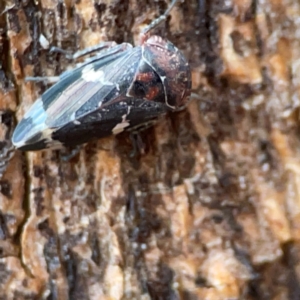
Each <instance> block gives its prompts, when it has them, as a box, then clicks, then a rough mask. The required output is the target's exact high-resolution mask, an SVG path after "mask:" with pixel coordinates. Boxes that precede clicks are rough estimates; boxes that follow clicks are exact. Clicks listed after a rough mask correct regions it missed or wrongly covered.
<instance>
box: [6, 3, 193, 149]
mask: <svg viewBox="0 0 300 300" xmlns="http://www.w3.org/2000/svg"><path fill="white" fill-rule="evenodd" d="M177 1H178V0H173V1H172V3H171V5H170V6H169V8H168V10H167V11H166V12H165V13H164V14H163V15H162V16H161V17H160V18H158V19H156V20H155V21H154V22H152V23H151V24H150V25H149V26H148V27H147V28H146V29H145V30H144V32H143V33H144V38H143V40H142V42H141V45H139V46H137V47H133V46H132V45H130V44H127V43H123V44H119V45H116V44H114V43H107V44H104V46H100V47H98V48H99V51H98V52H97V53H96V54H95V56H93V57H91V58H90V59H89V60H87V61H86V62H84V63H83V64H82V65H80V66H78V67H76V68H75V69H73V70H72V71H67V72H65V73H63V74H62V75H61V76H60V77H59V81H58V82H57V83H56V84H54V85H53V86H52V87H51V88H49V89H48V90H47V91H46V92H45V93H44V94H43V95H42V96H41V97H40V98H39V99H38V100H37V101H36V102H35V103H34V104H33V105H32V107H31V108H30V109H29V110H28V112H27V113H26V114H25V116H24V117H23V119H22V120H21V122H20V123H19V124H18V125H17V127H16V129H15V131H14V134H13V137H12V142H13V144H14V146H15V147H16V148H18V149H20V150H23V151H32V150H41V149H45V148H52V149H55V148H61V147H62V146H66V147H74V146H77V145H80V144H84V143H86V142H88V141H89V140H91V139H95V138H96V139H97V138H102V137H105V136H109V135H111V134H118V133H120V132H122V131H124V130H132V129H133V128H136V127H138V126H140V125H141V124H145V123H149V122H152V121H153V120H155V119H157V118H158V117H159V116H161V115H163V114H165V113H167V112H169V111H177V110H180V109H182V108H184V106H185V105H186V103H187V101H188V99H189V96H190V94H191V72H190V68H189V64H188V62H187V60H186V59H185V57H184V56H183V54H182V53H181V52H180V51H179V50H178V49H177V48H176V47H175V46H174V45H173V44H172V43H171V42H170V41H168V40H165V39H163V38H161V37H159V36H156V35H153V36H150V35H149V34H148V33H149V31H150V30H151V29H153V27H155V26H157V24H159V23H160V22H161V21H163V20H164V19H166V16H167V15H168V14H169V12H170V10H171V9H172V7H173V6H174V5H175V4H176V2H177ZM98 48H97V49H98ZM94 49H95V48H94ZM92 50H93V49H92ZM88 52H91V51H89V50H87V51H85V52H84V54H85V53H88ZM80 55H81V54H80Z"/></svg>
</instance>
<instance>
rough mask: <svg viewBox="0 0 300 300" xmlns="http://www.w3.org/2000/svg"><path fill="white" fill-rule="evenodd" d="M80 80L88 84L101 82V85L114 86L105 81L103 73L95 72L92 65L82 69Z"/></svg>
mask: <svg viewBox="0 0 300 300" xmlns="http://www.w3.org/2000/svg"><path fill="white" fill-rule="evenodd" d="M81 77H82V79H84V80H85V81H88V82H101V83H102V84H103V85H114V84H113V83H112V82H110V81H105V73H104V72H103V70H101V69H99V70H97V71H95V70H94V69H93V66H92V65H87V66H85V67H84V68H83V69H82V74H81Z"/></svg>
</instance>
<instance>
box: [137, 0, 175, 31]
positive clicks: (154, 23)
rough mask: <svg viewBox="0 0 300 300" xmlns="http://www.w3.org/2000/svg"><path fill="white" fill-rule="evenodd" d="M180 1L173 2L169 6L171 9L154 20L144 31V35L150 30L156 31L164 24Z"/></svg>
mask: <svg viewBox="0 0 300 300" xmlns="http://www.w3.org/2000/svg"><path fill="white" fill-rule="evenodd" d="M177 2H178V0H173V1H172V2H171V4H170V5H169V7H168V8H167V10H166V11H165V12H164V13H163V14H162V15H161V16H160V17H158V18H157V19H155V20H153V21H152V22H151V23H150V24H149V25H148V26H147V27H146V28H144V30H143V32H142V33H143V34H144V35H146V34H147V33H148V32H149V31H150V30H152V29H154V28H155V27H157V26H158V25H159V24H160V23H162V22H164V21H165V20H166V19H167V17H168V15H169V13H170V11H171V10H172V9H173V7H174V6H175V5H176V4H177Z"/></svg>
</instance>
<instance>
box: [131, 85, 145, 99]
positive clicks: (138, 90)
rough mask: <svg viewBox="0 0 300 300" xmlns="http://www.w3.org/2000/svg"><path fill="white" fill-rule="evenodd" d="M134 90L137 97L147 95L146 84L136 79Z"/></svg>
mask: <svg viewBox="0 0 300 300" xmlns="http://www.w3.org/2000/svg"><path fill="white" fill-rule="evenodd" d="M132 92H133V93H134V94H135V96H136V97H137V98H144V97H145V96H146V86H145V84H144V83H142V82H140V81H135V82H134V83H133V85H132Z"/></svg>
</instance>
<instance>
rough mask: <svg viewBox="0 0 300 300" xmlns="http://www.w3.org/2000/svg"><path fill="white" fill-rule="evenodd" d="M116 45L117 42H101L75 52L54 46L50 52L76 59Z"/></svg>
mask: <svg viewBox="0 0 300 300" xmlns="http://www.w3.org/2000/svg"><path fill="white" fill-rule="evenodd" d="M114 46H116V43H115V42H101V43H100V44H97V45H95V46H91V47H87V48H85V49H83V50H79V51H77V52H75V53H73V54H72V53H70V52H69V51H66V50H64V49H62V48H59V47H55V46H53V47H51V49H50V53H51V52H56V53H60V54H63V55H64V56H65V57H66V58H67V59H70V60H76V59H78V58H79V57H82V56H85V55H88V54H91V53H93V52H99V51H102V50H105V49H108V48H112V47H114Z"/></svg>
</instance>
